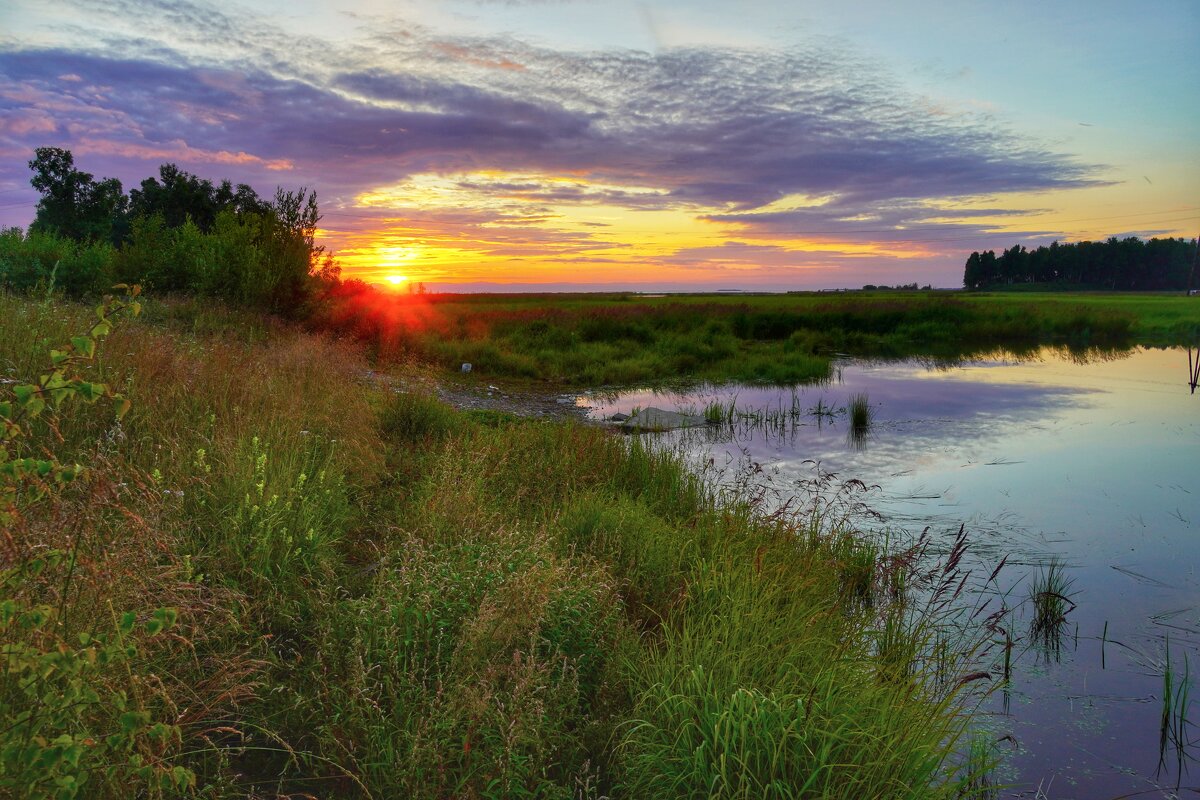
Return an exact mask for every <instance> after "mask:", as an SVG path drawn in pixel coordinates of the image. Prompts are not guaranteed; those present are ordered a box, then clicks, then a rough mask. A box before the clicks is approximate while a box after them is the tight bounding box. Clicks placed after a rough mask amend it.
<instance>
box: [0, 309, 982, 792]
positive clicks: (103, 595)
mask: <svg viewBox="0 0 1200 800" xmlns="http://www.w3.org/2000/svg"><path fill="white" fill-rule="evenodd" d="M87 313H88V310H87V309H84V308H79V307H76V306H72V305H69V304H61V303H58V302H50V303H42V302H33V301H30V300H26V299H20V298H14V297H11V296H7V295H0V369H3V370H4V372H5V374H10V375H19V374H20V375H23V374H25V372H27V371H28V370H29V369H30V368H34V369H36V366H35V365H36V364H38V363H40V362H39V361H38V357H39V353H41V351H43V350H44V342H45V341H46V340H58V339H61V338H62V334H64V333H68V332H69V331H71V330H74V329H77V328H78V324H79V323H80V321H81V320H85V319H86V315H87ZM239 320H240V316H239V315H237V314H234V313H226V312H224V311H223V310H222V309H221V308H220V306H216V305H212V304H205V305H195V304H186V303H185V304H180V305H174V304H164V305H163V306H162V307H159V308H156V309H150V310H149V311H148V313H147V319H146V320H145V321H143V322H138V323H136V324H131V325H129V326H128V327H127V328H126V329H122V330H121V331H119V332H118V333H114V334H113V336H112V338H111V340H110V341H108V342H106V345H109V346H108V347H107V349H106V351H105V354H104V357H103V359H102V360H101V362H100V363H98V364H96V366H95V369H96V372H97V373H98V374H100V375H102V376H103V378H104V379H105V380H107V381H110V382H112V383H113V384H114V385H118V386H120V387H121V389H122V390H123V391H124V392H125V393H126V394H127V395H128V396H129V397H130V399H131V400H132V402H133V408H132V410H131V411H130V413H129V415H128V416H127V417H126V418H125V420H123V421H122V422H121V423H120V424H119V425H118V424H116V423H115V421H114V420H113V419H111V418H110V417H105V416H104V415H77V416H75V415H71V416H68V415H63V416H62V417H61V418H59V419H56V420H55V421H54V426H53V431H52V433H53V435H54V437H55V439H54V441H55V443H56V445H55V446H56V448H57V450H58V451H59V453H60V454H61V456H62V457H63V458H64V459H67V458H71V459H74V460H79V461H86V462H87V463H90V464H93V465H95V468H94V470H93V473H92V477H91V479H90V480H89V481H87V482H84V483H81V484H79V485H78V486H75V487H73V488H72V489H71V490H70V491H68V492H65V493H64V494H63V495H62V496H61V497H59V498H56V499H55V500H54V501H53V502H48V503H45V504H43V505H41V506H38V507H36V508H34V509H32V510H30V512H29V513H28V514H27V515H26V517H25V518H24V519H23V520H22V521H21V525H20V526H19V527H18V528H16V529H13V530H7V531H5V534H6V536H5V538H4V540H3V541H4V545H3V547H2V548H0V558H2V559H3V562H4V566H10V565H12V564H15V563H22V562H23V561H25V560H28V558H29V557H30V555H31V554H32V553H35V552H38V551H40V550H43V549H46V548H50V547H56V546H60V545H61V544H62V543H63V542H66V541H72V542H76V543H77V544H78V552H79V554H80V555H79V558H78V561H77V563H76V564H75V565H74V572H73V577H72V580H71V582H70V585H69V590H67V591H64V590H62V589H61V588H60V587H61V586H62V584H61V582H58V581H56V580H53V579H51V578H52V576H49V575H44V576H42V577H40V578H38V579H36V580H35V579H32V578H31V579H28V580H25V581H24V582H23V583H22V584H21V585H20V587H19V591H20V593H21V597H22V598H23V599H24V600H28V601H29V602H30V603H47V604H52V605H54V606H56V607H61V608H62V613H61V616H60V618H59V622H60V625H59V628H58V630H57V632H56V636H60V637H61V639H62V641H64V642H66V641H77V640H78V638H77V637H78V636H79V635H80V634H81V633H89V632H94V631H96V630H97V629H99V628H101V627H103V625H104V624H105V622H104V621H105V620H106V619H110V618H111V616H112V614H113V613H114V611H115V612H116V613H120V612H122V611H124V610H126V609H145V608H155V607H158V606H171V607H173V608H177V609H178V611H179V620H178V623H177V626H176V628H174V629H173V633H172V635H171V636H169V637H159V638H157V639H154V640H153V641H150V640H147V641H145V642H142V643H139V644H140V645H141V646H139V648H138V650H137V653H138V655H137V658H136V659H134V660H133V661H131V662H130V664H129V669H128V670H111V671H105V672H103V673H99V674H92V677H89V678H88V680H89V681H94V682H95V686H94V688H96V689H97V691H98V693H99V694H100V696H102V697H116V696H118V695H119V694H120V693H122V692H123V693H124V694H125V696H127V697H134V696H136V697H138V698H139V702H141V703H142V704H143V707H144V709H145V711H146V713H148V714H151V718H152V719H153V720H161V721H164V724H165V723H170V724H172V725H177V726H178V728H179V734H178V736H177V737H175V738H174V739H172V740H170V741H165V742H163V743H162V744H161V746H156V749H155V750H154V751H153V757H154V758H155V759H157V761H156V763H158V764H161V765H163V766H164V768H168V769H169V768H172V767H174V766H179V767H185V768H187V769H190V770H192V771H193V772H194V773H195V775H196V777H197V785H196V787H195V792H196V794H197V795H199V796H204V797H210V798H234V797H246V796H275V795H291V796H306V795H312V796H333V797H381V798H382V797H412V798H431V799H432V798H442V797H449V796H455V797H481V798H482V797H524V796H529V797H547V798H567V797H577V796H591V797H601V796H606V797H648V796H678V795H686V796H706V797H708V796H712V797H750V796H753V797H769V796H778V797H789V796H790V797H800V796H804V797H830V798H835V797H843V798H860V797H912V798H927V797H933V798H937V797H946V798H950V797H956V796H958V794H959V790H960V789H961V787H962V786H964V785H965V783H964V781H966V780H967V778H966V777H965V773H963V771H962V770H961V769H960V768H959V766H958V765H957V764H958V760H957V756H956V752H957V749H958V742H959V741H960V738H961V736H962V734H963V730H964V728H965V725H966V717H965V716H964V715H963V714H962V713H961V712H962V709H963V706H962V702H963V700H964V698H963V697H962V695H963V694H964V690H963V688H962V685H961V684H960V683H959V682H958V681H956V680H954V679H949V680H946V679H940V680H935V679H934V674H935V672H940V673H944V674H947V675H950V676H953V675H956V674H959V673H960V672H961V671H962V670H963V669H964V668H965V666H964V664H963V662H962V657H961V656H960V655H956V654H961V653H963V652H966V651H967V650H969V648H962V647H954V648H945V647H942V648H940V649H939V650H938V652H937V654H936V655H933V654H932V652H933V651H932V650H931V644H930V643H932V642H936V641H938V635H939V634H938V628H937V618H936V614H937V613H938V612H937V609H934V608H931V607H926V606H918V605H917V604H915V603H911V602H908V603H907V605H905V604H904V602H903V601H902V600H901V599H900V598H901V597H907V596H908V595H909V594H911V591H910V589H909V588H907V587H912V586H915V585H916V584H917V583H919V581H918V578H917V577H916V576H914V577H912V578H901V577H898V574H899V572H900V571H902V570H904V569H906V567H905V566H904V565H905V564H908V563H909V562H906V561H905V560H904V559H897V558H895V557H894V554H891V553H889V552H886V551H885V550H884V549H881V548H880V547H879V546H877V545H875V544H872V543H871V542H870V541H868V540H865V539H864V538H863V537H861V536H860V535H858V534H857V533H856V532H855V530H854V529H853V526H852V523H851V521H850V518H849V517H848V516H847V515H845V514H842V513H840V512H838V511H837V507H836V506H834V505H819V506H818V505H814V506H812V507H811V508H803V509H795V510H794V511H788V512H786V513H783V512H779V513H767V512H766V511H765V510H764V507H763V506H762V505H761V504H758V503H756V502H754V500H753V498H747V497H746V496H744V495H742V494H739V493H737V492H735V491H732V490H724V491H722V490H720V489H718V488H717V487H716V486H714V485H712V484H711V483H708V482H706V481H705V480H704V479H703V478H702V477H701V476H700V475H699V474H697V473H695V472H692V471H689V470H687V469H685V468H684V466H683V465H682V463H681V462H680V461H679V459H677V458H676V457H674V456H673V455H671V454H670V453H665V452H661V451H658V450H655V449H654V448H653V447H651V446H649V445H647V444H646V443H645V442H642V441H641V440H640V439H638V438H633V439H628V438H624V437H617V436H613V435H611V434H609V433H608V432H606V431H603V430H599V429H596V428H589V427H583V426H578V425H570V424H549V423H543V422H533V421H525V420H518V419H515V418H511V417H506V416H498V415H484V416H481V415H472V414H462V413H458V412H455V411H453V410H452V409H450V408H448V407H447V406H445V405H443V404H441V403H440V402H438V401H437V400H436V399H434V398H432V397H429V396H425V395H420V394H396V393H393V392H390V391H384V390H382V389H380V388H377V387H376V385H375V384H372V383H367V382H365V381H364V380H363V375H364V373H365V372H366V364H365V358H364V355H363V353H362V352H361V351H359V350H357V349H355V348H353V347H351V346H348V345H346V344H344V343H339V342H336V341H332V340H329V339H327V338H324V337H322V336H316V335H312V334H309V333H305V332H303V331H301V330H297V329H295V328H289V327H287V326H284V325H276V324H270V325H261V324H258V325H250V326H248V327H243V326H242V324H241V322H240V321H239ZM621 324H625V323H624V322H622V323H621ZM607 330H608V329H606V328H603V327H600V328H597V329H595V330H593V331H592V332H591V333H589V336H592V337H594V338H595V340H596V341H595V343H596V344H602V343H603V341H604V337H606V336H612V335H615V334H612V333H611V332H606V331H607ZM239 332H240V333H239ZM552 332H553V329H549V330H548V331H547V335H551V334H552ZM243 334H244V335H243ZM722 413H723V415H724V416H725V417H726V418H728V416H729V414H730V413H731V411H729V410H728V409H726V410H724V411H723V412H722ZM788 413H789V414H790V413H791V412H790V410H788ZM47 433H51V431H50V430H47ZM950 591H951V592H952V590H950ZM889 619H890V620H891V622H890V623H889V622H888V620H889ZM889 624H890V626H891V627H890V628H889V627H888V626H889ZM0 635H2V636H4V637H10V636H11V631H9V630H8V629H5V631H4V632H3V634H0ZM9 641H10V639H9V638H6V639H5V642H4V643H6V644H7V643H8V642H9ZM101 690H102V691H101ZM81 724H83V727H82V728H80V729H78V730H76V731H74V732H80V733H87V734H90V735H95V736H103V735H105V734H106V733H108V732H109V731H111V730H112V728H113V726H114V725H118V724H119V715H114V714H113V713H111V709H108V708H107V707H106V706H100V707H96V708H95V709H94V713H93V711H89V712H88V715H87V716H86V718H84V722H83V723H81ZM2 739H3V735H2V734H0V740H2ZM6 744H8V742H7V741H0V745H6ZM148 752H149V751H148ZM581 787H582V788H581ZM88 789H89V792H90V794H89V795H88V796H89V797H97V798H101V800H105V799H106V798H116V797H125V796H128V787H127V786H123V785H121V784H120V781H119V780H117V779H112V780H104V779H102V778H101V777H99V776H96V777H95V778H94V780H93V782H92V783H89V785H88ZM151 794H153V793H151Z"/></svg>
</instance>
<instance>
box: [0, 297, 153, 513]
mask: <svg viewBox="0 0 1200 800" xmlns="http://www.w3.org/2000/svg"><path fill="white" fill-rule="evenodd" d="M114 288H119V289H126V290H127V294H126V296H125V297H124V298H122V299H113V298H105V300H104V302H102V303H101V304H100V305H98V306H97V307H96V320H97V321H96V323H95V324H94V325H93V326H92V328H91V330H90V331H89V332H88V333H87V334H86V335H83V336H73V337H71V341H70V343H68V344H64V345H61V346H60V347H59V348H56V349H53V350H51V351H50V368H49V370H48V371H47V372H45V373H43V374H42V375H41V376H39V377H38V379H37V381H35V382H34V383H17V384H14V385H13V386H12V387H11V396H10V398H8V399H5V400H2V401H0V525H6V524H11V523H12V522H13V521H14V520H15V519H16V517H17V515H18V513H19V506H21V505H28V504H30V503H33V502H36V501H37V500H39V499H41V498H42V497H44V496H45V495H46V494H47V493H49V492H50V491H51V488H52V487H53V486H61V485H63V484H66V483H70V482H71V481H73V480H75V479H76V478H78V477H79V476H80V475H81V474H82V472H83V467H82V466H80V465H78V464H73V465H72V464H61V463H59V461H58V459H56V458H54V457H53V456H51V457H49V458H38V457H37V456H24V457H22V453H24V452H27V451H28V450H29V449H30V448H29V446H28V442H29V438H30V432H31V426H32V424H33V422H34V421H35V420H37V419H38V418H39V417H41V416H42V414H43V412H45V411H47V410H53V411H55V412H58V411H60V410H61V409H62V407H63V405H64V404H65V403H66V402H68V401H69V400H71V399H72V398H79V399H81V400H83V401H84V402H86V403H95V402H96V401H97V400H99V399H101V398H106V399H108V400H110V401H112V403H113V409H114V412H115V414H116V417H117V418H118V419H120V418H121V417H122V416H124V415H125V413H126V412H127V411H128V410H129V401H128V400H127V399H126V398H125V397H123V396H122V395H120V394H118V393H116V392H113V391H112V390H111V389H110V388H109V387H108V386H107V385H106V384H103V383H95V382H92V381H90V380H86V379H85V378H83V377H82V375H81V374H80V373H79V371H78V370H79V368H80V367H82V366H84V365H86V364H90V363H91V362H92V361H93V360H95V357H96V344H97V342H98V341H99V340H100V339H102V338H104V337H105V336H107V335H108V334H109V333H110V332H111V331H112V327H113V323H114V320H115V319H116V318H118V317H120V316H122V315H126V314H127V315H129V316H137V314H138V313H139V312H140V311H141V303H140V302H139V301H138V300H137V296H138V294H139V293H140V291H141V289H140V287H138V286H133V287H126V286H124V285H120V284H119V285H118V286H116V287H114Z"/></svg>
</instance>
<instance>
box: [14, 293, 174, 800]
mask: <svg viewBox="0 0 1200 800" xmlns="http://www.w3.org/2000/svg"><path fill="white" fill-rule="evenodd" d="M116 288H122V289H126V295H125V297H124V298H120V299H112V298H106V299H105V301H104V302H103V303H101V304H100V305H99V306H98V307H97V308H96V310H95V316H96V322H95V323H94V324H93V325H92V327H91V329H90V330H89V332H88V333H87V334H84V335H79V336H73V337H71V341H70V343H68V344H64V345H61V346H59V347H58V348H55V349H52V350H51V351H50V366H49V368H48V370H47V371H46V372H45V373H43V374H42V375H41V376H39V377H38V379H37V380H36V381H35V382H34V383H17V384H15V385H13V386H12V388H11V394H10V395H9V396H8V397H6V398H5V399H4V400H2V401H0V424H2V425H3V428H2V429H0V531H3V532H4V533H5V535H6V537H10V536H11V532H12V531H13V530H14V529H15V528H16V526H17V525H18V523H20V522H21V521H22V517H23V515H24V514H26V513H28V511H29V509H30V508H31V507H32V506H33V504H34V503H36V502H37V501H39V500H42V499H43V498H45V497H47V496H49V495H51V494H53V493H55V492H56V491H57V490H58V489H60V488H61V487H62V486H64V485H65V484H68V483H71V482H73V481H76V480H78V479H79V478H80V477H81V476H82V475H83V474H84V467H83V466H81V465H79V464H63V463H61V462H60V461H59V460H58V459H57V458H56V457H55V456H54V455H53V454H46V455H45V457H38V456H24V457H23V456H22V453H23V452H27V451H30V450H33V449H35V447H34V446H35V441H34V439H35V436H36V433H37V430H38V429H37V427H36V424H35V423H36V422H37V420H38V419H39V418H41V417H43V416H45V415H47V414H49V413H51V412H52V413H53V414H55V415H58V414H60V413H61V412H62V410H63V409H64V406H65V405H66V403H67V402H68V401H70V400H71V399H72V398H80V399H82V400H84V401H85V402H88V403H94V402H96V401H97V400H99V399H101V398H106V399H108V400H111V401H112V402H113V403H114V411H115V414H116V416H117V418H118V419H119V418H120V417H121V416H123V415H124V414H125V413H126V412H127V411H128V408H129V401H128V400H126V399H125V398H124V397H123V396H121V395H119V394H117V393H115V392H113V391H112V390H111V389H110V388H109V387H108V386H107V385H106V384H103V383H95V382H92V381H90V380H87V379H85V378H84V377H82V375H81V373H80V372H79V370H80V369H81V368H82V367H84V366H85V365H87V364H90V363H91V362H92V361H94V359H95V358H96V348H97V344H98V343H99V342H100V341H101V340H102V339H103V338H105V337H106V336H108V334H109V333H110V332H111V330H112V327H113V325H114V324H115V323H116V322H117V320H119V319H120V318H121V317H123V316H136V315H137V314H138V312H139V310H140V303H139V301H138V300H137V299H136V298H137V296H138V294H139V287H137V286H133V287H125V286H118V287H116ZM39 455H41V454H40V453H39ZM77 559H78V554H77V551H76V550H75V549H72V550H68V551H64V550H48V551H44V552H43V553H42V554H40V555H37V556H36V557H32V558H29V559H27V560H25V561H23V562H21V563H18V564H17V565H16V566H15V567H10V568H6V569H3V570H0V660H2V662H3V664H2V669H0V791H3V792H4V793H6V794H8V793H10V794H12V795H13V796H20V797H29V798H47V799H49V798H54V800H69V799H70V798H75V797H82V796H88V795H89V794H90V792H91V791H92V787H93V786H95V785H97V784H108V785H110V786H111V785H118V786H125V787H135V786H137V787H141V789H142V790H143V791H145V792H147V793H149V794H151V795H154V796H163V795H166V794H171V795H176V794H180V793H183V792H185V791H187V790H188V789H190V788H191V787H193V786H194V784H195V775H194V774H193V773H192V772H191V771H190V770H188V769H186V768H184V767H182V766H172V765H171V764H170V762H169V760H168V759H167V756H168V753H169V751H170V750H171V748H172V747H174V746H175V745H176V744H177V743H178V742H179V740H180V736H181V734H180V729H179V727H178V726H176V725H171V724H167V723H165V722H162V721H155V718H154V715H153V714H152V713H151V711H150V710H148V708H147V704H146V702H145V698H144V697H143V693H142V692H141V691H140V689H139V686H140V685H141V683H142V682H143V681H144V676H138V677H137V678H135V677H134V675H135V671H136V669H137V665H136V661H137V658H138V642H139V641H141V640H144V639H150V638H153V637H156V636H159V635H160V634H162V633H163V632H164V631H166V630H168V629H169V628H171V627H173V626H174V625H175V623H176V619H177V612H176V611H175V610H174V609H171V608H158V609H156V610H154V611H153V612H152V613H151V614H149V616H148V618H147V619H145V620H144V621H142V622H141V623H140V624H139V621H138V615H137V614H136V613H134V612H132V611H127V612H124V613H122V614H120V615H119V616H118V615H117V614H116V613H115V612H112V620H111V626H105V625H104V623H103V622H100V623H98V624H96V625H94V626H93V627H92V628H91V630H88V631H81V632H79V633H78V634H77V636H75V637H74V639H70V638H68V636H67V633H66V630H67V629H66V628H65V626H64V624H63V622H64V621H63V620H62V619H61V617H62V614H63V610H64V605H63V602H62V601H60V602H59V604H57V605H52V604H50V603H46V602H37V601H36V600H30V599H29V598H35V597H36V596H37V595H38V591H39V587H41V586H44V585H45V584H46V582H47V581H49V580H51V578H52V577H53V574H54V573H56V572H57V573H60V577H59V578H58V580H57V584H58V585H57V587H56V593H57V595H58V596H59V597H60V598H62V600H63V601H65V599H66V597H68V596H69V594H70V589H71V581H72V578H73V575H74V573H75V570H76V564H77ZM43 573H48V575H44V574H43ZM109 607H110V609H111V604H110V606H109ZM97 628H99V632H97ZM122 674H124V675H125V676H128V678H129V680H128V681H127V682H126V683H124V684H122V683H121V682H120V681H114V676H119V675H122Z"/></svg>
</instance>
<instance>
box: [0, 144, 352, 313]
mask: <svg viewBox="0 0 1200 800" xmlns="http://www.w3.org/2000/svg"><path fill="white" fill-rule="evenodd" d="M29 168H30V169H31V170H32V171H33V177H32V179H31V180H30V183H31V184H32V185H33V187H34V188H35V189H37V190H38V191H39V192H41V194H42V197H41V200H40V201H39V202H38V206H37V213H36V216H35V217H34V220H33V222H32V224H30V226H29V229H28V230H27V231H22V230H21V229H20V228H9V229H7V230H3V231H0V287H5V288H9V289H14V290H25V291H27V290H29V289H32V288H35V287H39V286H41V287H46V288H51V287H52V288H54V289H56V290H59V291H63V292H65V293H66V294H68V295H70V296H75V297H81V296H86V295H90V294H95V293H99V292H103V291H105V290H106V289H107V288H108V287H110V286H111V285H112V284H114V283H119V282H126V283H135V282H136V283H141V284H144V285H145V286H147V287H148V288H151V289H153V290H155V291H156V292H159V293H168V292H188V293H194V294H200V295H204V296H211V297H220V298H223V299H226V300H229V301H232V302H234V303H237V304H240V305H247V306H253V307H257V308H264V309H269V310H272V311H279V312H293V311H295V310H297V309H298V308H300V307H301V306H302V305H304V303H305V302H306V301H307V300H308V299H309V298H310V297H311V296H312V295H313V293H314V291H315V290H316V289H317V287H319V286H320V284H321V283H322V282H323V281H329V280H333V279H335V278H336V274H337V267H336V265H335V264H334V262H333V260H332V259H331V258H330V257H329V256H328V255H326V254H324V248H322V247H320V246H318V245H317V244H316V242H315V240H314V235H315V233H316V226H317V221H318V220H319V219H320V213H319V211H318V208H317V198H316V194H315V193H313V192H309V191H307V190H306V189H303V188H301V189H299V190H298V191H285V190H284V189H282V188H280V189H276V191H275V195H274V197H272V198H269V199H267V198H263V197H260V196H259V195H258V193H257V192H255V190H254V189H253V188H251V187H250V186H247V185H246V184H237V185H236V186H235V185H233V184H232V183H231V182H230V181H227V180H226V181H222V182H221V183H219V184H214V183H213V182H212V181H210V180H207V179H204V178H200V177H198V176H196V175H192V174H190V173H188V172H185V171H183V170H181V169H179V168H178V167H177V166H176V165H174V164H163V165H162V166H161V167H160V168H159V174H158V177H150V178H146V179H145V180H143V181H142V182H141V184H140V185H139V186H138V188H136V189H132V190H131V191H130V192H129V193H128V194H125V193H124V192H123V190H122V187H121V182H120V181H118V180H116V179H115V178H105V179H103V180H96V179H95V178H93V176H92V175H91V174H90V173H87V172H83V171H81V170H79V169H77V168H76V167H75V160H74V157H73V156H72V154H71V152H70V151H69V150H64V149H61V148H57V147H40V148H38V149H37V150H36V151H35V155H34V158H33V160H31V161H30V162H29Z"/></svg>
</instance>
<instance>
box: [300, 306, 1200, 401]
mask: <svg viewBox="0 0 1200 800" xmlns="http://www.w3.org/2000/svg"><path fill="white" fill-rule="evenodd" d="M318 325H320V326H321V327H325V328H328V329H333V330H337V331H341V332H349V333H353V334H354V335H357V336H359V337H360V338H362V339H363V340H365V341H367V342H368V343H369V344H370V346H371V347H372V348H373V351H374V352H375V353H376V354H378V355H381V356H384V357H388V356H416V357H417V358H419V359H422V360H426V361H431V362H433V363H436V364H440V365H442V366H444V367H446V368H451V369H453V368H455V367H457V366H458V365H459V364H461V363H463V362H468V363H471V364H472V365H473V367H474V368H475V370H477V371H478V374H480V375H482V376H484V377H488V376H497V377H499V376H503V377H508V378H520V379H526V380H531V381H544V382H551V383H557V384H566V385H569V386H573V387H585V386H600V385H628V384H636V383H653V382H665V381H678V380H688V379H691V380H713V381H725V380H738V381H746V382H754V383H769V384H770V383H773V384H788V383H795V382H800V381H806V380H813V379H819V378H823V377H825V376H827V375H828V372H829V369H830V365H831V360H832V358H833V357H834V356H835V355H837V354H849V355H857V356H864V357H903V356H926V357H933V358H943V359H957V358H962V357H965V356H969V355H972V354H975V353H980V352H986V351H994V350H996V349H1001V348H1003V349H1007V350H1011V351H1014V352H1027V351H1031V350H1035V349H1037V348H1038V347H1041V346H1046V345H1052V346H1064V347H1069V348H1072V349H1076V350H1079V351H1086V350H1088V349H1092V348H1102V349H1112V348H1125V347H1130V346H1133V345H1138V344H1142V345H1156V346H1162V345H1180V344H1192V343H1195V342H1196V341H1200V301H1198V300H1197V298H1189V297H1183V296H1179V295H1136V294H1126V295H1103V294H1094V295H1093V294H1036V295H1033V294H974V293H960V292H953V293H951V292H895V291H892V292H873V293H868V292H847V293H807V294H787V295H754V296H742V295H671V296H665V297H646V296H640V295H632V294H625V295H619V294H615V295H599V294H598V295H517V296H513V295H431V296H409V295H389V294H385V293H366V294H364V295H358V296H354V295H348V296H342V297H339V298H334V299H333V300H331V302H330V303H329V304H328V305H327V306H326V307H324V308H323V310H322V312H321V314H320V315H319V321H318Z"/></svg>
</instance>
